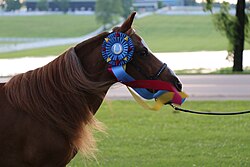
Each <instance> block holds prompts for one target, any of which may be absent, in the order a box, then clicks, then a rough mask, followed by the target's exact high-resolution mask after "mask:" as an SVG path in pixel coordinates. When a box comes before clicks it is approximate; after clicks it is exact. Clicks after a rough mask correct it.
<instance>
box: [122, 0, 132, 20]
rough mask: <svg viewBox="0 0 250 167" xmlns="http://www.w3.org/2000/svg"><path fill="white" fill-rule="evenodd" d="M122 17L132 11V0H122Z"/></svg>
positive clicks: (125, 16)
mask: <svg viewBox="0 0 250 167" xmlns="http://www.w3.org/2000/svg"><path fill="white" fill-rule="evenodd" d="M122 8H123V14H122V17H123V18H125V19H126V18H127V17H128V16H129V15H130V13H131V12H132V11H133V0H122Z"/></svg>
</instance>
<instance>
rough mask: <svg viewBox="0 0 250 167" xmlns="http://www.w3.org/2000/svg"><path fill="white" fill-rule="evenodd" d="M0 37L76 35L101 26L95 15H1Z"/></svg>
mask: <svg viewBox="0 0 250 167" xmlns="http://www.w3.org/2000/svg"><path fill="white" fill-rule="evenodd" d="M0 23H1V26H0V37H25V38H28V37H32V38H33V37H40V38H41V37H44V38H57V37H76V36H82V35H84V34H87V33H89V32H91V31H94V30H95V29H97V28H99V26H100V24H98V23H97V22H96V20H95V16H82V15H81V16H79V15H45V16H0Z"/></svg>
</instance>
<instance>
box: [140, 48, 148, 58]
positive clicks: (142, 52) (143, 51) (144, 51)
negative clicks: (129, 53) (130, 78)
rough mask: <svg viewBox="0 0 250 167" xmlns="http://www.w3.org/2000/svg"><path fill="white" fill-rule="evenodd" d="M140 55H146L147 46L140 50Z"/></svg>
mask: <svg viewBox="0 0 250 167" xmlns="http://www.w3.org/2000/svg"><path fill="white" fill-rule="evenodd" d="M140 55H141V56H143V57H146V56H148V49H147V48H144V49H143V50H142V51H141V52H140Z"/></svg>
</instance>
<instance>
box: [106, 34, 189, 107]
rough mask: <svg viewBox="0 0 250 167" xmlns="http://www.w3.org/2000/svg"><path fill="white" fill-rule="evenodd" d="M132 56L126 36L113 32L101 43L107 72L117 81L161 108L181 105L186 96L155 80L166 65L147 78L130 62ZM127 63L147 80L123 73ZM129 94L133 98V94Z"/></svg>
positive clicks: (130, 41) (169, 85)
mask: <svg viewBox="0 0 250 167" xmlns="http://www.w3.org/2000/svg"><path fill="white" fill-rule="evenodd" d="M133 54H134V44H133V41H132V39H131V38H130V37H129V36H128V35H127V34H124V33H121V32H113V33H111V34H109V35H108V36H107V37H106V38H105V39H104V41H103V44H102V56H103V58H104V60H105V61H106V62H107V63H108V64H109V71H110V72H112V73H113V74H114V76H115V77H116V79H117V81H119V82H121V83H123V84H124V85H127V86H129V87H132V88H133V90H134V91H135V92H137V93H138V94H139V95H140V96H141V97H143V98H145V99H157V103H160V105H161V106H162V105H163V104H165V103H169V102H170V103H175V104H179V105H181V104H182V103H183V102H184V100H185V97H187V96H186V94H185V93H183V92H178V91H177V90H176V89H175V87H173V86H172V84H170V83H168V82H164V81H160V80H156V79H157V78H159V76H160V75H161V73H162V72H163V71H164V70H165V69H166V68H167V64H165V63H164V64H163V65H162V66H161V68H160V69H159V70H158V71H157V73H156V74H155V75H154V76H149V77H148V76H147V75H146V74H145V72H144V71H143V70H142V69H141V68H140V67H139V66H137V64H136V63H135V62H134V61H131V60H132V56H133ZM128 62H130V63H131V64H132V65H133V66H134V67H135V69H136V70H137V71H139V72H140V73H141V74H143V75H144V76H145V77H146V78H147V79H149V80H135V79H134V78H133V77H132V76H130V75H129V74H128V73H127V72H126V71H125V66H126V64H127V63H128ZM148 89H152V90H157V92H156V93H152V92H150V91H149V90H148ZM130 92H131V90H130ZM131 93H132V95H133V96H134V94H133V92H131ZM166 94H167V95H166ZM134 97H135V96H134ZM135 99H136V97H135ZM158 109H159V107H157V110H158ZM154 110H155V109H154Z"/></svg>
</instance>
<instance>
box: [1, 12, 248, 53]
mask: <svg viewBox="0 0 250 167" xmlns="http://www.w3.org/2000/svg"><path fill="white" fill-rule="evenodd" d="M0 22H1V26H0V37H8V36H9V37H72V36H80V35H84V34H86V33H88V32H90V31H93V30H95V29H96V28H97V27H98V24H97V23H96V22H95V18H94V16H73V15H48V16H27V17H25V16H22V17H17V16H13V17H12V16H8V17H3V16H1V17H0ZM48 23H49V24H48ZM16 27H18V29H17V28H16ZM134 27H135V29H136V31H137V33H138V34H139V35H140V36H142V37H143V38H144V39H145V41H146V42H147V43H148V44H149V46H150V48H151V49H152V50H153V51H154V52H181V51H201V50H207V51H216V50H226V49H227V43H228V42H227V39H226V38H225V37H223V36H222V35H221V34H220V33H219V32H218V31H216V30H215V28H214V26H213V23H212V17H211V16H166V15H152V16H148V17H145V18H142V19H136V20H135V22H134ZM68 47H69V45H67V46H56V47H48V48H47V49H44V48H42V49H31V50H29V51H18V52H13V53H0V58H13V57H24V56H47V55H58V54H60V53H61V52H63V51H64V50H65V49H66V48H68ZM245 49H250V44H248V43H246V44H245Z"/></svg>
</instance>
